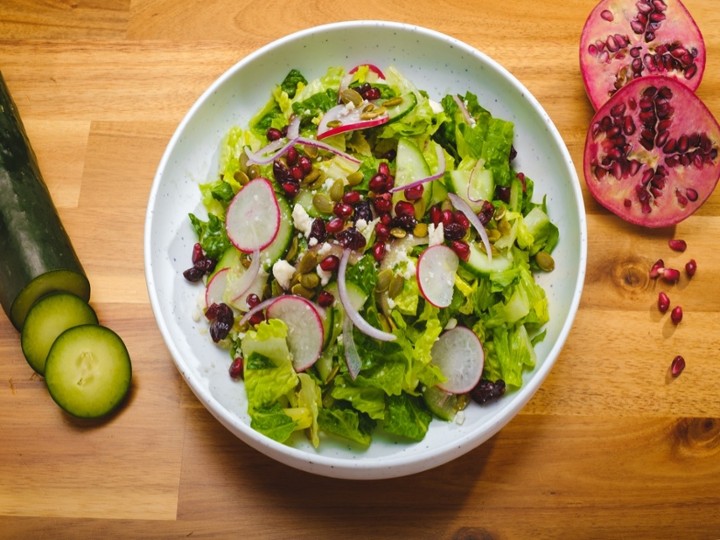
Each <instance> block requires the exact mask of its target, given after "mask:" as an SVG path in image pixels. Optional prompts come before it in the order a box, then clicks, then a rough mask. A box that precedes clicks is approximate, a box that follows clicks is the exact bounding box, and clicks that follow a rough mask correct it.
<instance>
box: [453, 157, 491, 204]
mask: <svg viewBox="0 0 720 540" xmlns="http://www.w3.org/2000/svg"><path fill="white" fill-rule="evenodd" d="M449 180H450V181H449V182H448V188H449V190H450V191H451V192H452V193H455V194H456V195H458V196H460V197H462V198H463V200H464V201H465V202H466V203H468V205H469V206H470V208H472V211H473V212H475V213H477V212H480V211H481V210H482V207H483V201H492V200H493V197H494V195H495V180H494V179H493V173H492V171H491V170H489V169H485V168H482V167H478V168H477V169H473V170H471V171H466V170H454V171H450V175H449Z"/></svg>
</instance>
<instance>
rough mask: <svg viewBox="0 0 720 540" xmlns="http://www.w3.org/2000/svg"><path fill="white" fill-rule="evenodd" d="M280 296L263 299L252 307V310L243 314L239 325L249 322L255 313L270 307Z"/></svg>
mask: <svg viewBox="0 0 720 540" xmlns="http://www.w3.org/2000/svg"><path fill="white" fill-rule="evenodd" d="M278 298H279V297H278V296H275V297H272V298H268V299H267V300H263V301H262V302H260V303H259V304H258V305H256V306H254V307H252V308H251V309H250V311H248V312H247V313H246V314H245V315H243V316H242V319H240V320H239V321H238V325H239V326H242V325H243V324H245V323H246V322H248V321H249V320H250V317H252V316H253V315H255V314H256V313H257V312H258V311H262V310H263V309H266V308H268V307H269V306H270V304H272V303H273V302H274V301H275V300H277V299H278Z"/></svg>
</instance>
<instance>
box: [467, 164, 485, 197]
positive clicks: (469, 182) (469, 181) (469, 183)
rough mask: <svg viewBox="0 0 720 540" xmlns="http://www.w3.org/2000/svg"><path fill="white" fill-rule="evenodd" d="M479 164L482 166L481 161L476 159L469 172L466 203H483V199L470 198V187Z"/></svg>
mask: <svg viewBox="0 0 720 540" xmlns="http://www.w3.org/2000/svg"><path fill="white" fill-rule="evenodd" d="M481 164H482V165H484V162H483V160H480V159H478V160H477V162H476V163H475V166H474V167H473V168H472V171H470V178H469V180H468V187H467V198H468V201H470V202H474V203H479V202H482V201H483V199H474V198H472V197H471V196H470V187H471V186H472V180H473V176H474V175H475V172H476V171H477V170H478V167H480V166H481Z"/></svg>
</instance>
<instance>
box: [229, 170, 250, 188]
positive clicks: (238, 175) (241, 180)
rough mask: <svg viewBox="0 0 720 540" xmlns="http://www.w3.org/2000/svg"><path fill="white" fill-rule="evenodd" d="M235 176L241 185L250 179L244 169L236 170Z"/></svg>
mask: <svg viewBox="0 0 720 540" xmlns="http://www.w3.org/2000/svg"><path fill="white" fill-rule="evenodd" d="M233 178H234V179H235V181H236V182H237V183H238V184H240V185H241V186H244V185H245V184H247V183H248V182H249V181H250V178H249V177H248V175H247V174H245V172H244V171H235V174H233Z"/></svg>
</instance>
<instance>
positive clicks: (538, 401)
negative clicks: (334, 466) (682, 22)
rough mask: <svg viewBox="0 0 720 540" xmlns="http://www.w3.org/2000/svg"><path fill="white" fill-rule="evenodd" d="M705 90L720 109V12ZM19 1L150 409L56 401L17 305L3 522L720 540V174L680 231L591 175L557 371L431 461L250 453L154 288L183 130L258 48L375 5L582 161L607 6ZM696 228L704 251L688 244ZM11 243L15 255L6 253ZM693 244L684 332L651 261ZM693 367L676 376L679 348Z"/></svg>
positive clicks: (67, 167)
mask: <svg viewBox="0 0 720 540" xmlns="http://www.w3.org/2000/svg"><path fill="white" fill-rule="evenodd" d="M685 4H686V6H687V7H688V8H689V9H690V11H691V12H692V13H693V14H694V15H695V17H696V19H697V21H698V22H699V25H700V28H701V30H702V32H703V34H704V37H705V40H706V44H707V50H708V69H707V70H706V72H705V77H704V79H703V82H702V85H701V86H700V88H699V90H698V94H699V95H700V96H701V97H702V98H703V100H704V101H705V103H706V104H707V106H708V107H709V108H710V110H711V111H712V112H713V113H714V114H715V116H716V117H720V10H718V9H717V8H718V6H717V4H716V2H715V1H714V0H713V1H710V0H685ZM398 5H400V4H395V3H392V2H385V1H379V0H365V1H364V2H362V3H352V2H351V3H345V2H335V1H319V0H310V1H306V2H302V3H300V2H289V1H278V2H267V1H264V2H258V1H253V0H243V1H237V0H214V1H210V2H192V1H190V0H109V1H105V0H62V1H61V0H56V1H53V0H47V1H42V0H2V2H0V70H2V73H3V75H4V77H5V79H6V82H7V84H8V86H9V87H10V89H11V92H12V94H13V97H14V99H15V101H16V103H17V105H18V107H19V109H20V111H21V114H22V117H23V120H24V122H25V125H26V128H27V131H28V133H29V136H30V138H31V140H32V143H33V146H34V149H35V152H36V154H37V156H38V160H39V162H40V166H41V169H42V170H43V173H44V176H45V179H46V182H47V183H48V186H49V188H50V190H51V193H52V195H53V198H54V200H55V202H56V205H57V206H58V208H59V211H60V214H61V217H62V219H63V222H64V224H65V226H66V228H67V230H68V232H69V234H70V236H71V238H72V239H73V243H74V245H75V248H76V250H77V251H78V254H79V256H80V258H81V260H82V261H83V263H84V265H85V267H86V270H87V272H88V274H89V277H90V281H91V283H92V287H93V291H92V303H93V305H94V307H95V308H96V310H97V312H98V315H99V317H100V318H101V320H103V321H104V322H105V323H106V324H107V325H108V326H110V327H112V328H113V329H115V330H116V331H117V332H118V333H119V334H120V335H121V336H122V337H123V338H124V340H125V342H126V344H127V346H128V348H129V350H130V352H131V355H132V358H133V367H134V386H133V390H132V395H131V398H130V401H129V403H128V406H127V407H125V408H124V409H123V410H122V412H121V413H120V414H118V415H117V416H115V417H114V418H112V419H111V421H109V422H106V423H102V424H100V425H85V424H82V423H78V422H76V421H73V420H70V419H69V418H68V417H67V416H64V415H63V414H62V413H61V411H60V409H59V408H58V407H56V406H55V405H54V403H53V402H52V401H51V398H50V397H49V395H48V392H47V391H46V389H45V384H44V382H43V380H42V378H40V377H38V376H36V375H34V374H33V372H32V370H31V369H30V368H29V366H28V365H27V364H26V362H25V360H24V359H23V356H22V353H21V351H20V344H19V338H18V335H17V332H16V331H15V330H14V328H13V327H12V325H11V324H10V322H9V321H8V320H7V319H6V318H4V317H2V318H0V432H1V433H2V435H1V436H0V537H1V538H46V537H47V538H101V537H105V538H107V537H123V538H141V537H156V538H174V537H192V538H198V537H201V538H202V537H235V538H278V539H280V538H283V539H285V538H308V539H310V538H313V539H314V538H429V539H430V538H443V539H490V538H493V539H514V538H698V539H700V538H702V539H710V538H720V511H718V508H719V507H720V390H719V387H720V332H719V330H720V285H719V284H720V254H719V253H720V248H719V247H718V238H720V190H716V192H715V194H714V195H713V196H712V197H711V199H710V200H709V201H708V202H707V203H706V204H705V205H704V206H703V207H702V209H701V210H700V211H699V212H698V213H697V214H696V215H695V216H693V217H691V218H690V219H688V220H686V221H685V222H683V223H681V224H680V225H678V226H677V227H676V228H675V229H672V230H669V229H664V230H656V231H647V230H641V229H639V228H637V227H632V226H629V225H627V224H625V223H623V222H621V221H620V220H619V219H617V218H615V217H613V216H611V215H609V214H608V213H607V212H605V211H604V210H602V209H601V207H600V206H599V205H597V204H596V203H595V202H594V201H593V200H592V199H591V198H590V196H589V194H588V192H587V190H586V188H585V186H584V182H583V193H584V196H585V207H586V211H587V214H588V228H589V260H588V269H587V279H586V283H585V291H584V295H583V298H582V302H581V306H580V311H579V313H578V316H577V319H576V323H575V325H574V327H573V330H572V332H571V334H570V337H569V339H568V341H567V345H566V347H565V349H564V350H563V352H562V354H561V356H560V358H559V360H558V362H557V365H556V366H555V368H554V370H553V371H552V373H551V374H550V376H549V378H548V379H547V381H546V383H545V384H544V385H543V386H542V387H541V388H540V390H539V391H538V393H537V394H536V395H535V397H534V398H533V399H532V400H531V401H530V403H528V405H527V406H526V407H525V408H524V409H523V411H522V413H521V414H520V415H519V416H517V417H516V419H514V420H513V421H512V422H511V423H510V424H509V425H508V426H507V427H506V428H505V429H503V430H502V431H501V432H500V433H499V434H497V435H496V436H495V437H493V438H492V439H491V440H490V441H488V442H487V443H486V444H484V445H482V446H481V447H479V448H478V449H476V450H475V451H472V452H470V453H469V454H467V455H465V456H464V457H462V458H460V459H457V460H456V461H454V462H452V463H449V464H446V465H444V466H441V467H439V468H437V469H434V470H431V471H428V472H425V473H421V474H417V475H414V476H411V477H406V478H398V479H392V480H387V481H370V482H352V481H340V480H333V479H329V478H323V477H317V476H312V475H309V474H306V473H303V472H300V471H297V470H294V469H291V468H288V467H286V466H284V465H281V464H278V463H276V462H274V461H272V460H270V459H268V458H266V457H265V456H264V455H262V454H260V453H258V452H256V451H255V450H252V449H250V448H249V447H247V446H245V445H244V444H243V443H241V442H240V441H239V440H237V439H236V438H235V437H234V436H232V435H231V434H230V433H229V432H228V431H226V430H225V429H224V428H223V427H222V426H221V425H220V424H219V423H218V422H216V421H215V420H214V419H213V418H212V417H211V416H210V414H209V413H207V412H206V411H205V409H204V408H203V407H202V406H201V404H200V403H199V402H198V401H197V400H196V399H195V397H194V396H193V394H192V393H191V391H190V390H189V389H188V387H187V386H186V385H185V383H184V382H183V381H182V379H181V377H180V375H179V374H178V372H177V371H176V369H175V367H174V364H173V362H172V360H171V357H170V354H169V352H168V350H167V349H166V348H165V346H164V344H163V341H162V338H161V336H160V332H159V331H158V329H157V327H156V325H155V321H154V318H153V315H152V312H151V309H150V305H149V301H148V296H147V292H146V289H145V279H144V265H143V248H142V246H143V226H144V219H145V208H146V204H147V199H148V195H149V191H150V186H151V182H152V179H153V176H154V173H155V169H156V168H157V165H158V163H159V160H160V157H161V155H162V152H163V151H164V149H165V146H166V145H167V143H168V141H169V139H170V137H171V135H172V133H173V131H174V130H175V128H176V126H177V124H178V123H179V121H180V120H181V118H182V117H183V115H184V114H185V112H186V111H187V110H188V109H189V107H190V106H191V105H192V103H193V102H194V101H195V99H197V97H198V96H199V95H200V94H201V93H202V91H203V90H204V89H205V88H206V87H207V86H208V85H209V84H210V83H212V82H213V81H214V80H215V79H216V78H217V77H218V76H219V75H221V74H222V73H223V72H224V71H225V70H226V69H228V68H229V67H230V66H232V65H233V64H234V63H235V62H236V61H238V60H239V59H241V58H242V57H244V56H245V55H247V54H249V53H250V52H252V51H254V50H255V49H257V48H258V47H260V46H263V45H265V44H267V43H269V42H271V41H273V40H275V39H277V38H280V37H282V36H285V35H287V34H288V33H291V32H294V31H296V30H301V29H305V28H308V27H311V26H314V25H317V24H322V23H328V22H333V21H341V20H350V19H360V18H375V19H386V20H396V21H401V22H409V23H413V24H418V25H422V26H425V27H429V28H433V29H435V30H438V31H440V32H444V33H447V34H450V35H452V36H454V37H456V38H459V39H461V40H463V41H465V42H467V43H468V44H470V45H473V46H475V47H477V48H478V49H481V50H482V51H484V52H486V53H487V54H489V55H490V56H492V57H493V58H495V59H497V60H499V61H500V62H501V63H502V64H504V65H505V66H506V67H507V68H508V69H509V70H510V71H511V72H512V73H513V74H514V75H516V76H517V77H518V78H519V79H520V80H521V81H522V82H523V83H524V84H525V85H526V86H527V87H528V88H529V89H530V91H531V92H532V93H533V94H534V95H535V96H536V97H537V98H538V99H539V101H540V102H541V103H542V105H543V106H544V107H545V109H546V110H547V111H548V113H549V115H550V117H551V118H552V119H553V121H554V122H555V124H556V125H557V127H558V129H559V130H560V133H561V134H562V136H563V137H564V139H565V142H566V144H567V146H568V148H569V150H570V152H571V154H572V157H573V159H574V160H575V163H576V166H577V167H578V174H579V175H580V177H581V178H582V175H581V173H582V171H581V167H580V166H581V164H582V147H583V143H584V139H585V131H586V128H587V125H588V123H589V120H590V118H591V116H592V110H591V107H590V105H589V102H588V101H587V99H586V97H585V94H584V90H583V86H582V81H581V77H580V73H579V68H578V42H579V35H580V31H581V28H582V26H583V23H584V21H585V18H586V16H587V14H588V13H589V11H590V10H591V8H592V7H593V5H594V2H593V1H589V0H582V1H581V0H577V1H571V2H568V1H567V0H543V1H542V2H538V1H537V0H534V1H531V0H515V1H511V2H503V1H500V0H486V1H482V2H480V1H476V2H467V1H460V0H440V1H429V0H416V1H415V2H413V3H412V9H406V8H405V9H400V8H399V7H398ZM673 236H677V237H682V238H685V239H686V240H687V242H688V245H689V248H688V251H687V252H686V253H684V254H682V255H679V254H673V253H671V252H669V250H668V248H667V240H668V238H670V237H673ZM3 256H5V254H0V257H3ZM658 257H665V258H666V260H668V261H673V262H674V263H676V264H680V263H682V262H683V261H684V260H686V259H687V258H689V257H694V258H695V259H696V260H697V262H698V267H699V270H698V273H697V275H696V276H695V277H694V278H693V280H692V281H691V282H689V283H685V282H684V283H683V284H681V285H680V286H677V287H676V288H675V289H674V291H673V295H674V300H676V301H677V302H679V303H681V304H682V305H683V307H684V309H685V319H684V320H683V322H682V324H681V325H680V326H678V327H675V326H674V325H672V324H671V323H669V322H668V319H667V316H665V317H662V316H661V315H660V314H659V313H658V312H657V310H656V308H655V307H654V302H655V299H656V295H657V292H658V288H657V287H658V285H657V284H656V283H655V282H654V281H651V280H649V279H648V277H647V269H648V268H649V266H650V264H651V263H652V262H653V261H654V260H655V259H657V258H658ZM680 353H681V354H683V355H684V356H685V358H686V360H687V368H686V370H685V372H684V373H683V374H682V375H681V376H680V377H679V378H678V379H675V380H670V379H669V378H668V367H669V365H670V362H671V360H672V358H673V357H674V356H675V355H676V354H680Z"/></svg>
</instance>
